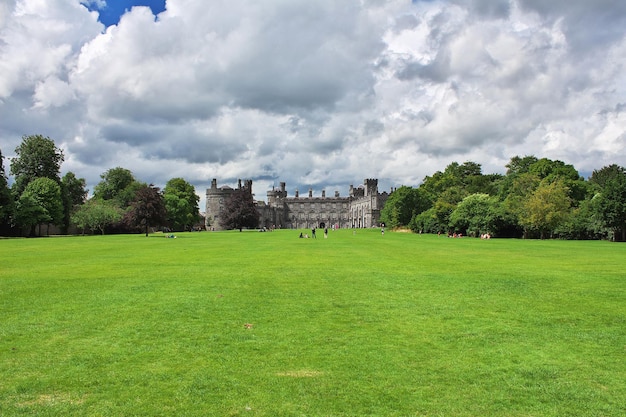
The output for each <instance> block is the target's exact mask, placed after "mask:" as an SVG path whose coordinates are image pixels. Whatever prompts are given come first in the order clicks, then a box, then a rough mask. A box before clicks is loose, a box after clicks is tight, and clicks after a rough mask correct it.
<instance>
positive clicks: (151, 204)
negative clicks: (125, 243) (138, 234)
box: [126, 184, 166, 236]
mask: <svg viewBox="0 0 626 417" xmlns="http://www.w3.org/2000/svg"><path fill="white" fill-rule="evenodd" d="M165 218H166V211H165V203H164V201H163V194H161V190H160V189H159V188H158V187H155V186H153V185H152V184H150V185H142V186H141V187H139V189H138V190H137V192H136V194H135V199H134V201H133V202H132V203H131V205H130V208H129V211H128V212H127V213H126V221H127V223H128V225H129V226H134V227H138V228H140V229H142V230H143V231H144V232H145V233H146V236H148V233H149V228H150V226H159V225H161V224H163V223H164V222H165Z"/></svg>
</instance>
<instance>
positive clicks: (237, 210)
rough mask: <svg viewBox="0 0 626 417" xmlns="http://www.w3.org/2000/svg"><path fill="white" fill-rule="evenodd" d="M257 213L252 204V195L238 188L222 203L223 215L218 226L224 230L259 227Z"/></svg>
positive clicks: (246, 190)
mask: <svg viewBox="0 0 626 417" xmlns="http://www.w3.org/2000/svg"><path fill="white" fill-rule="evenodd" d="M259 217H260V215H259V212H258V210H257V208H256V205H255V204H254V198H253V196H252V193H250V191H249V190H248V189H245V188H240V189H237V190H235V191H234V192H233V194H232V195H231V196H230V197H228V198H227V199H226V201H224V214H223V215H222V216H221V218H220V224H221V226H222V227H223V228H224V229H239V231H240V232H241V230H242V229H243V228H244V227H247V228H255V227H257V226H258V225H259Z"/></svg>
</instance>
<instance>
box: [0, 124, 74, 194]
mask: <svg viewBox="0 0 626 417" xmlns="http://www.w3.org/2000/svg"><path fill="white" fill-rule="evenodd" d="M15 153H16V154H17V157H15V158H13V159H12V160H11V174H12V175H13V176H14V177H15V184H14V195H16V196H19V195H21V194H22V192H23V191H24V190H25V189H26V186H27V185H28V183H30V182H31V181H34V180H35V179H36V178H50V179H51V180H54V181H55V182H56V183H57V184H58V183H60V178H59V172H60V170H61V164H62V163H63V160H64V156H63V151H61V150H60V149H58V148H57V147H56V145H55V144H54V141H53V140H52V139H50V138H48V137H43V136H41V135H31V136H23V137H22V143H21V144H20V145H19V146H18V147H17V148H15Z"/></svg>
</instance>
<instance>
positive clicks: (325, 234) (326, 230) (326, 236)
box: [324, 227, 328, 239]
mask: <svg viewBox="0 0 626 417" xmlns="http://www.w3.org/2000/svg"><path fill="white" fill-rule="evenodd" d="M324 239H328V227H326V228H324Z"/></svg>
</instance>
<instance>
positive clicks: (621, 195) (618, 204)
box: [596, 167, 626, 241]
mask: <svg viewBox="0 0 626 417" xmlns="http://www.w3.org/2000/svg"><path fill="white" fill-rule="evenodd" d="M605 168H607V169H606V170H605V171H604V172H603V174H602V175H603V176H605V177H606V178H603V179H602V180H601V181H598V182H597V183H598V184H602V186H601V191H600V193H599V194H598V196H597V198H598V202H597V206H596V210H597V213H598V216H599V218H600V219H601V220H602V222H603V223H604V224H605V225H606V227H608V228H610V229H611V230H613V238H614V240H622V241H626V170H625V169H624V168H621V167H612V168H611V167H605ZM609 171H612V173H611V175H609ZM596 178H600V174H598V175H597V176H596Z"/></svg>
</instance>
